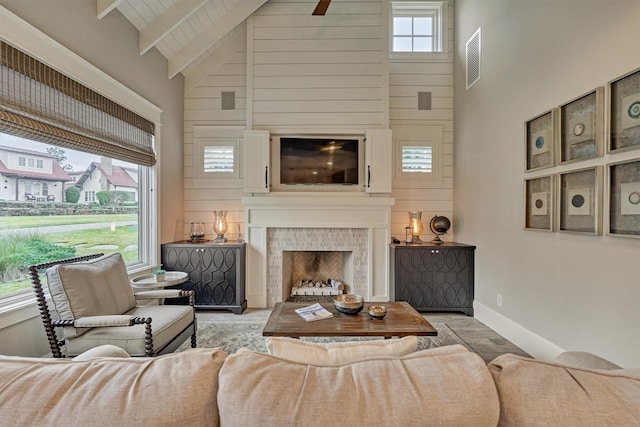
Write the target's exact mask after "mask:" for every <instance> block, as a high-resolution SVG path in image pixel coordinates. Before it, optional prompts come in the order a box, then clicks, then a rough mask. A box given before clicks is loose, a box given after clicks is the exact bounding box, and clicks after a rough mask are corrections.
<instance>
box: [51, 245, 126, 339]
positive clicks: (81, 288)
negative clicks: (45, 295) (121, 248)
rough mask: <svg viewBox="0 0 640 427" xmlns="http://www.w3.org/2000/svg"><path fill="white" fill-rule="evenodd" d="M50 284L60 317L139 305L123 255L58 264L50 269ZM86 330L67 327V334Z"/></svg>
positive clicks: (72, 317) (116, 311) (117, 311)
mask: <svg viewBox="0 0 640 427" xmlns="http://www.w3.org/2000/svg"><path fill="white" fill-rule="evenodd" d="M47 286H48V288H49V293H50V294H51V298H52V299H53V302H54V304H55V309H56V311H57V312H58V314H59V316H60V318H61V319H69V320H75V319H77V318H79V317H85V316H102V315H109V314H124V313H126V312H127V311H128V310H131V309H132V308H133V307H135V306H136V300H135V296H134V295H133V291H132V290H131V285H130V283H129V276H128V275H127V267H126V266H125V263H124V260H123V259H122V255H120V254H119V253H117V252H116V253H113V254H109V255H105V256H103V257H100V258H96V259H93V260H90V261H84V262H75V263H70V264H59V265H55V266H53V267H51V268H49V269H48V270H47ZM85 331H86V330H82V329H78V330H75V331H74V328H65V337H69V336H75V335H76V334H82V333H83V332H85Z"/></svg>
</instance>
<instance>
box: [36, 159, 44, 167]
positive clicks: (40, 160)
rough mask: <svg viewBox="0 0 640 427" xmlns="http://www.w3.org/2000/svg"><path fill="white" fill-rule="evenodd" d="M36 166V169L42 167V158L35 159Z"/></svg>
mask: <svg viewBox="0 0 640 427" xmlns="http://www.w3.org/2000/svg"><path fill="white" fill-rule="evenodd" d="M36 167H37V168H38V169H42V168H43V167H44V162H43V161H42V159H38V160H36Z"/></svg>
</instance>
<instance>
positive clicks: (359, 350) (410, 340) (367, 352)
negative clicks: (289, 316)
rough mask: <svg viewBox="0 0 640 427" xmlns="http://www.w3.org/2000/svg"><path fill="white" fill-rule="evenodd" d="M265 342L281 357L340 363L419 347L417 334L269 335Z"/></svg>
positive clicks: (318, 362)
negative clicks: (320, 339)
mask: <svg viewBox="0 0 640 427" xmlns="http://www.w3.org/2000/svg"><path fill="white" fill-rule="evenodd" d="M265 343H266V346H267V352H268V353H269V354H270V355H272V356H275V357H279V358H281V359H287V360H290V361H292V362H298V363H304V364H307V365H320V366H337V365H343V364H345V363H351V362H358V361H361V360H366V359H370V358H372V357H377V356H404V355H407V354H409V353H413V352H414V351H416V349H417V348H418V337H416V336H408V337H403V338H399V339H390V340H371V341H347V342H331V343H312V342H307V341H300V340H298V339H294V338H280V337H269V338H267V339H266V340H265Z"/></svg>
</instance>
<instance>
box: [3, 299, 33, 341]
mask: <svg viewBox="0 0 640 427" xmlns="http://www.w3.org/2000/svg"><path fill="white" fill-rule="evenodd" d="M39 315H40V313H39V311H38V306H37V304H36V299H35V296H34V295H33V292H23V293H20V294H18V295H15V296H12V297H7V298H5V299H3V300H2V309H1V310H0V331H1V330H2V329H3V328H7V327H9V326H12V325H15V324H18V323H21V322H25V321H27V320H29V319H33V318H35V317H38V316H39Z"/></svg>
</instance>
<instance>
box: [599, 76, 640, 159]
mask: <svg viewBox="0 0 640 427" xmlns="http://www.w3.org/2000/svg"><path fill="white" fill-rule="evenodd" d="M608 87H609V90H608V92H607V93H608V95H609V96H608V98H607V104H608V111H609V120H608V122H607V135H608V141H609V144H608V151H609V152H610V153H616V152H619V151H625V150H631V149H636V148H640V68H638V69H636V70H634V71H632V72H630V73H628V74H625V75H624V76H622V77H619V78H617V79H615V80H613V81H611V82H609V85H608Z"/></svg>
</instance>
